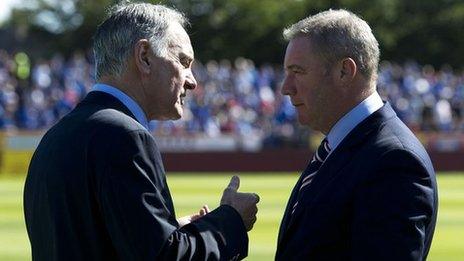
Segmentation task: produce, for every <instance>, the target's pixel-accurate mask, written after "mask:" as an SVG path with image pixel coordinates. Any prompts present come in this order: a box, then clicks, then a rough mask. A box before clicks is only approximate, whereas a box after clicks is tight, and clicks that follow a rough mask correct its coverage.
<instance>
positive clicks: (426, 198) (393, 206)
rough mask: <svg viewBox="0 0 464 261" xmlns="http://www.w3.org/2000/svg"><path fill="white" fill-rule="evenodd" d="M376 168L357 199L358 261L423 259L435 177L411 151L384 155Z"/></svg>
mask: <svg viewBox="0 0 464 261" xmlns="http://www.w3.org/2000/svg"><path fill="white" fill-rule="evenodd" d="M377 166H378V167H377V169H376V170H375V171H374V172H373V173H370V174H369V175H370V178H369V179H368V181H367V182H366V183H364V184H363V185H362V186H361V187H360V188H359V189H358V191H357V195H356V198H355V203H354V204H355V205H354V214H353V216H354V217H353V220H352V222H353V226H352V228H353V231H352V242H351V244H352V250H353V253H352V257H353V260H424V259H425V256H422V253H423V252H424V251H423V250H424V247H425V245H426V244H427V242H426V241H427V239H426V236H425V235H426V234H428V233H429V232H430V231H426V229H427V227H433V226H428V224H430V223H431V222H435V220H434V218H433V215H434V214H433V212H434V211H433V210H434V208H436V207H437V206H436V202H435V200H434V186H435V185H434V184H435V181H434V180H435V176H434V175H435V174H434V173H433V170H431V171H430V169H431V168H429V170H427V168H426V165H425V164H424V163H423V162H422V161H421V160H419V158H418V157H416V156H415V155H414V154H413V153H412V152H409V151H406V150H393V151H390V152H387V153H385V154H384V156H383V157H382V158H381V159H380V160H379V162H378V163H377ZM426 232H427V233H426Z"/></svg>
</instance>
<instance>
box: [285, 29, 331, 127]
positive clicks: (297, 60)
mask: <svg viewBox="0 0 464 261" xmlns="http://www.w3.org/2000/svg"><path fill="white" fill-rule="evenodd" d="M311 45H312V44H311V41H310V40H309V38H307V37H303V36H302V37H297V38H294V39H292V40H291V41H290V42H289V44H288V46H287V50H286V53H285V61H284V67H285V79H284V81H283V83H282V91H281V92H282V94H283V95H288V96H289V97H290V99H291V102H292V104H293V106H295V108H296V110H297V113H298V121H299V122H300V123H301V124H302V125H307V126H309V127H311V128H312V129H314V130H322V129H323V128H324V127H325V125H326V122H325V119H326V117H325V115H327V113H328V112H330V106H334V105H333V104H330V99H331V98H333V94H332V92H333V89H334V88H333V83H332V81H331V77H330V74H329V72H327V70H326V67H325V64H324V62H323V60H322V59H321V57H320V56H318V55H316V52H314V51H313V48H312V46H311Z"/></svg>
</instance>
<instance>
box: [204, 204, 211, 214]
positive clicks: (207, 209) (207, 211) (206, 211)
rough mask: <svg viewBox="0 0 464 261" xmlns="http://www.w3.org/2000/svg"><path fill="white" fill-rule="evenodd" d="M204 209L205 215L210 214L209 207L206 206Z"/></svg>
mask: <svg viewBox="0 0 464 261" xmlns="http://www.w3.org/2000/svg"><path fill="white" fill-rule="evenodd" d="M203 209H204V210H205V214H208V213H209V211H210V210H209V207H208V205H204V206H203Z"/></svg>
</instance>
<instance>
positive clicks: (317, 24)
mask: <svg viewBox="0 0 464 261" xmlns="http://www.w3.org/2000/svg"><path fill="white" fill-rule="evenodd" d="M283 35H284V38H285V39H286V40H287V41H290V40H292V39H294V38H296V37H300V36H306V37H308V38H309V40H310V41H311V44H312V45H313V46H314V48H315V52H317V53H318V54H319V55H320V57H321V58H322V59H324V60H325V62H326V67H327V68H326V69H330V68H331V66H332V65H333V64H334V63H335V62H337V61H339V60H341V59H343V58H347V57H350V58H352V59H353V60H354V61H355V62H356V65H357V66H358V68H359V71H360V72H361V74H363V75H364V76H365V77H366V78H367V79H371V80H375V79H376V78H377V69H378V63H379V57H380V50H379V43H378V42H377V39H375V37H374V35H373V34H372V30H371V28H370V27H369V25H368V24H367V22H366V21H364V20H362V19H361V18H360V17H358V16H357V15H355V14H353V13H352V12H349V11H347V10H343V9H341V10H327V11H324V12H320V13H318V14H316V15H313V16H309V17H307V18H305V19H303V20H300V21H299V22H297V23H295V24H293V25H291V26H290V27H288V28H286V29H285V30H284V32H283Z"/></svg>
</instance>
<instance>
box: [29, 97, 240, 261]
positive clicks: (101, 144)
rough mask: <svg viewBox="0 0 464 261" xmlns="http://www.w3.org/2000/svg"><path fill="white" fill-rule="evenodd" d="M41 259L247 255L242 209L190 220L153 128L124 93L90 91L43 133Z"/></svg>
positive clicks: (34, 180)
mask: <svg viewBox="0 0 464 261" xmlns="http://www.w3.org/2000/svg"><path fill="white" fill-rule="evenodd" d="M24 212H25V218H26V225H27V231H28V234H29V239H30V241H31V246H32V257H33V260H151V261H153V260H229V259H231V258H234V257H235V258H237V257H239V258H243V257H245V256H246V255H247V249H248V237H247V233H246V230H245V227H244V224H243V222H242V219H241V217H240V215H239V214H238V212H236V211H235V210H234V209H233V208H232V207H230V206H221V207H219V208H217V209H216V210H214V211H212V212H211V213H209V214H207V215H206V216H205V217H202V218H201V219H198V220H197V221H194V222H192V223H191V224H189V225H186V226H184V227H182V228H179V225H178V223H177V221H176V218H175V213H174V207H173V203H172V199H171V195H170V193H169V188H168V186H167V184H166V179H165V173H164V168H163V164H162V160H161V156H160V153H159V151H158V148H157V146H156V143H155V140H154V138H153V136H152V135H151V134H150V133H149V132H148V131H147V130H146V129H144V128H143V126H142V125H140V124H139V123H138V122H137V121H136V120H135V118H134V116H133V115H132V114H131V113H130V111H129V110H128V109H127V108H126V107H125V106H124V105H123V104H122V103H121V102H119V101H118V100H117V99H115V98H114V97H112V96H111V95H109V94H106V93H103V92H91V93H89V94H88V95H87V97H86V98H85V99H84V100H83V101H82V102H81V103H80V104H79V105H78V106H77V107H76V108H75V109H74V110H73V111H72V112H71V113H70V114H68V115H67V116H65V117H64V118H63V119H62V120H61V121H60V122H59V123H58V124H56V125H55V126H54V127H52V128H51V129H50V130H49V131H48V132H47V133H46V134H45V136H44V137H43V139H42V141H41V142H40V145H39V146H38V148H37V150H36V151H35V153H34V156H33V158H32V161H31V164H30V166H29V172H28V175H27V180H26V185H25V189H24Z"/></svg>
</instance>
